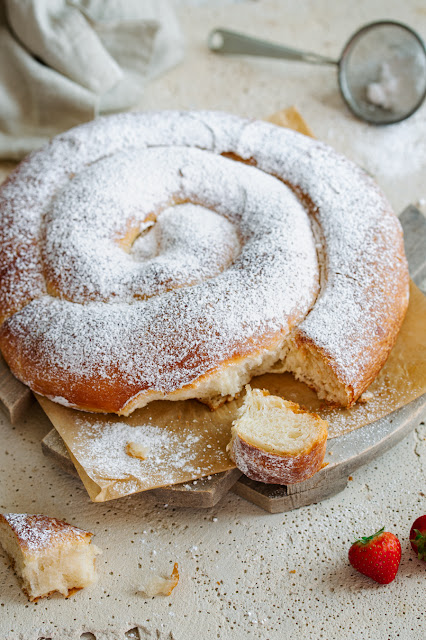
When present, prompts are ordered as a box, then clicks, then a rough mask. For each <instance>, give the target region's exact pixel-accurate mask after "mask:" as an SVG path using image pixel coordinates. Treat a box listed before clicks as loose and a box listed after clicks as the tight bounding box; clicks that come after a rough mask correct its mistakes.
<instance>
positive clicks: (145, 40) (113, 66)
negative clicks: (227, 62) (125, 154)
mask: <svg viewBox="0 0 426 640" xmlns="http://www.w3.org/2000/svg"><path fill="white" fill-rule="evenodd" d="M182 56H183V40H182V36H181V33H180V30H179V25H178V23H177V20H176V18H175V15H174V12H173V10H172V8H171V7H170V5H169V4H168V2H167V0H0V158H4V159H5V158H8V159H19V158H22V157H23V156H24V155H26V154H27V153H28V152H29V151H32V150H33V149H36V148H38V147H40V146H41V145H42V144H44V143H45V142H46V141H47V140H48V139H49V138H51V137H52V136H53V135H56V134H57V133H59V132H61V131H64V130H66V129H69V128H70V127H72V126H74V125H77V124H79V123H81V122H86V121H88V120H91V119H93V118H95V117H96V116H98V115H99V114H104V113H109V112H113V111H121V110H125V109H129V108H131V107H132V106H134V105H135V104H137V103H138V102H140V99H141V97H142V94H143V92H144V89H145V85H146V82H147V80H149V79H150V78H153V77H154V76H156V75H158V74H160V73H162V72H163V71H165V70H166V69H168V68H169V67H171V66H173V65H175V64H177V63H178V62H179V61H180V60H181V58H182Z"/></svg>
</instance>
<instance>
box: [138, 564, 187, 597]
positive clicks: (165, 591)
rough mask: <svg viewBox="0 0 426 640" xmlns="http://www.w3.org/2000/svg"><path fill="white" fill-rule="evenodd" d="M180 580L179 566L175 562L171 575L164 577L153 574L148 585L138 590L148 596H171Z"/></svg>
mask: <svg viewBox="0 0 426 640" xmlns="http://www.w3.org/2000/svg"><path fill="white" fill-rule="evenodd" d="M178 582H179V567H178V563H177V562H175V564H174V566H173V571H172V574H171V576H170V577H168V578H163V577H162V576H157V575H153V576H152V577H150V579H149V580H148V582H147V583H146V585H144V586H143V587H141V588H140V589H139V590H138V593H141V594H143V595H145V596H146V597H148V598H152V597H153V596H169V595H170V594H171V593H172V591H173V589H174V588H175V587H176V586H177V583H178Z"/></svg>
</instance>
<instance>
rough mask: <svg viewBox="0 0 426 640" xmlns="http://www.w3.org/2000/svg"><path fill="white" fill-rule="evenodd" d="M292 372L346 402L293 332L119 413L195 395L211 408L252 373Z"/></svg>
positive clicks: (142, 397)
mask: <svg viewBox="0 0 426 640" xmlns="http://www.w3.org/2000/svg"><path fill="white" fill-rule="evenodd" d="M285 372H290V373H292V374H293V375H294V376H295V378H297V380H300V381H301V382H305V383H306V384H307V385H308V386H309V387H311V388H313V389H315V391H316V392H317V394H318V397H319V398H320V399H324V400H326V401H327V402H330V403H332V404H338V405H339V406H343V407H345V406H349V405H350V404H351V402H352V400H353V394H352V393H351V391H350V389H348V388H347V387H346V386H345V385H344V384H343V383H342V382H341V381H340V380H339V379H338V378H337V376H336V374H335V373H334V371H333V370H332V369H331V367H330V365H329V364H328V363H327V362H326V361H325V360H324V358H322V357H321V356H320V354H319V353H318V352H317V351H316V349H315V348H313V347H310V346H309V345H297V344H296V342H295V340H294V339H293V337H292V336H290V337H287V338H286V339H285V340H284V341H282V340H281V341H279V343H278V344H276V345H275V347H273V348H271V349H268V350H266V351H263V352H262V353H259V354H256V355H254V356H251V357H248V358H245V359H242V360H240V361H234V362H230V363H229V364H227V365H225V366H224V367H223V368H221V369H219V371H217V372H214V373H211V374H209V375H206V376H204V377H203V378H202V379H201V380H199V381H198V382H197V383H196V385H191V386H188V387H184V388H183V389H179V390H177V391H173V392H172V393H169V394H164V393H161V392H156V391H150V392H148V393H147V392H142V393H140V394H137V395H136V396H134V397H133V398H131V399H130V400H129V401H128V402H127V404H126V405H125V406H124V407H123V409H122V410H121V411H119V412H118V413H119V414H120V415H125V416H127V415H129V414H130V413H132V412H133V411H134V410H135V409H139V408H141V407H144V406H145V405H147V404H148V402H152V401H153V400H176V401H177V400H188V399H190V398H197V399H198V400H200V401H201V402H204V403H205V404H207V405H208V406H209V407H210V408H211V409H217V408H218V407H220V406H221V405H222V404H224V403H225V402H227V401H229V400H232V399H233V398H235V396H237V395H238V393H239V392H240V391H241V389H242V388H243V387H244V385H246V384H247V383H249V382H250V380H251V379H252V378H254V377H255V376H261V375H263V374H264V373H285Z"/></svg>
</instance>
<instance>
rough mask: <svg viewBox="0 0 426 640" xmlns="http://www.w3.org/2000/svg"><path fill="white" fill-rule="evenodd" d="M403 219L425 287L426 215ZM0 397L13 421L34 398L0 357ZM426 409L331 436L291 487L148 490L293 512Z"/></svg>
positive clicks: (179, 502) (235, 482)
mask: <svg viewBox="0 0 426 640" xmlns="http://www.w3.org/2000/svg"><path fill="white" fill-rule="evenodd" d="M400 220H401V223H402V225H403V228H404V238H405V245H406V253H407V258H408V262H409V267H410V273H411V276H412V278H413V280H414V282H415V283H416V284H417V285H418V286H419V287H420V288H421V289H423V291H424V290H425V284H426V250H425V247H426V219H425V218H424V216H423V215H422V214H421V213H420V212H419V211H418V210H417V209H416V208H415V207H413V206H409V207H408V208H407V209H406V210H405V211H404V212H403V213H402V214H401V216H400ZM1 367H3V368H1ZM20 388H21V392H22V399H21V400H20V393H19V391H20ZM8 390H10V391H8ZM0 400H1V401H2V403H3V405H4V407H5V410H6V413H7V414H8V415H9V416H10V418H11V420H12V421H16V420H17V419H19V417H20V415H22V411H23V410H25V408H26V407H27V406H28V402H29V398H28V389H27V387H25V386H24V385H21V383H19V382H18V381H17V380H15V378H13V376H12V375H11V374H10V372H9V371H8V369H7V367H6V365H5V363H4V362H0ZM424 413H426V395H424V396H422V397H421V398H418V399H417V400H414V401H413V402H411V403H410V404H408V405H406V406H405V407H402V408H401V409H398V410H397V411H395V412H393V413H392V414H390V415H388V416H386V417H384V418H381V419H380V420H378V421H376V422H374V423H372V424H369V425H367V426H365V427H363V428H361V429H357V430H355V431H352V432H350V433H348V434H346V435H343V436H340V437H339V438H334V439H333V440H330V441H329V443H328V447H327V455H326V460H325V461H326V463H327V466H325V467H324V468H323V469H322V470H321V471H320V472H318V473H317V474H315V476H313V478H311V479H310V480H307V481H306V482H301V483H298V484H295V485H289V486H282V485H267V484H263V483H260V482H255V481H253V480H250V479H249V478H246V477H245V476H243V475H242V474H241V473H240V472H239V471H238V470H237V469H234V470H231V471H226V472H223V473H220V474H216V475H214V476H212V477H211V479H208V478H204V479H202V480H198V481H196V482H195V483H185V484H183V485H175V486H170V487H164V488H161V489H154V490H151V491H149V492H148V493H149V494H151V495H154V496H155V498H156V499H158V500H161V501H162V502H165V503H169V504H170V505H174V506H188V507H212V506H214V504H216V503H217V501H218V500H220V498H222V496H223V495H224V494H225V493H226V492H227V491H228V490H229V489H231V488H232V491H234V492H235V493H237V494H238V495H240V496H242V497H244V498H246V499H247V500H250V501H251V502H253V503H254V504H257V505H258V506H260V507H262V508H263V509H265V510H266V511H269V512H271V513H278V512H283V511H290V510H292V509H296V508H298V507H302V506H306V505H308V504H312V503H313V502H319V501H321V500H324V499H326V498H328V497H331V496H332V495H335V494H336V493H339V492H340V491H342V490H343V489H344V488H345V487H346V485H347V482H348V476H349V475H350V474H351V473H353V472H354V471H355V470H356V469H357V468H359V467H360V466H362V465H364V464H367V463H368V462H370V461H371V460H372V459H374V458H375V457H377V456H378V455H381V454H383V453H385V452H386V451H388V450H389V449H390V448H391V447H393V446H394V445H395V444H397V443H398V442H399V441H400V440H402V439H403V438H404V437H405V436H406V435H407V434H408V433H409V432H410V431H411V430H412V429H413V428H414V427H415V426H416V425H417V424H418V422H419V420H420V419H421V416H422V415H423V414H424ZM42 446H43V452H44V453H45V454H46V455H47V456H49V457H50V458H51V459H52V460H54V461H55V462H56V463H57V464H59V466H61V467H62V468H63V469H64V470H66V471H68V472H70V473H74V474H75V475H76V471H75V469H74V466H73V464H72V462H71V459H70V457H69V455H68V452H67V450H66V447H65V445H64V444H63V442H62V440H61V438H60V436H59V434H58V433H57V432H56V431H55V429H52V431H51V432H49V434H48V435H47V436H46V437H45V438H44V440H43V443H42Z"/></svg>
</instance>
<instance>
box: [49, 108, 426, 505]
mask: <svg viewBox="0 0 426 640" xmlns="http://www.w3.org/2000/svg"><path fill="white" fill-rule="evenodd" d="M270 120H271V121H272V122H274V123H276V124H279V125H281V126H288V127H290V128H293V129H296V130H298V131H300V132H301V133H304V134H305V135H312V132H311V131H310V129H309V127H308V126H307V125H306V123H305V122H304V120H303V119H302V117H301V116H300V114H299V113H298V111H297V110H296V109H295V108H294V107H291V108H290V109H286V110H283V111H280V112H278V113H277V114H274V115H273V116H272V117H271V118H270ZM425 318H426V298H425V296H424V295H423V294H422V292H421V291H420V290H419V289H418V288H417V287H416V286H415V285H414V283H411V288H410V304H409V308H408V311H407V315H406V318H405V320H404V323H403V326H402V328H401V331H400V334H399V336H398V339H397V342H396V344H395V347H394V349H393V350H392V353H391V354H390V357H389V358H388V361H387V362H386V364H385V366H384V367H383V369H382V371H381V372H380V374H379V376H378V377H377V379H376V380H375V381H374V382H373V383H372V384H371V386H370V387H369V391H370V392H371V394H372V398H371V400H369V401H368V402H367V403H366V404H360V403H358V404H356V405H355V406H354V407H352V408H351V409H340V408H337V409H333V408H330V407H327V406H325V405H324V403H323V402H322V401H320V400H319V399H318V397H317V396H316V394H315V392H313V391H312V390H310V389H309V388H308V387H307V386H306V385H305V384H303V383H301V382H298V381H297V380H295V379H294V378H293V376H292V375H291V374H266V375H263V376H260V377H258V378H255V379H253V380H252V382H251V384H252V386H253V387H259V388H263V389H267V390H268V391H270V393H272V394H276V395H280V396H283V397H285V398H286V399H288V400H292V401H294V402H298V403H299V404H301V405H302V406H304V407H306V408H307V409H308V410H310V411H315V412H316V413H318V414H319V415H320V416H321V417H322V418H324V419H326V420H328V421H329V438H336V437H338V436H341V435H343V434H345V433H348V432H350V431H353V430H354V429H358V428H359V427H362V426H364V425H367V424H369V423H372V422H375V421H376V420H378V419H379V418H382V417H384V416H386V415H388V414H390V413H392V412H393V411H395V410H396V409H398V408H399V407H402V406H404V405H406V404H408V403H409V402H411V401H412V400H415V399H416V398H418V397H419V396H421V395H422V394H423V393H425V392H426V322H425ZM38 400H39V402H40V404H41V406H42V408H43V409H44V411H45V413H46V414H47V416H48V417H49V419H50V420H51V422H52V423H53V425H54V426H55V428H56V429H57V431H58V433H59V434H60V436H61V437H62V439H63V440H64V442H65V445H66V447H67V449H68V451H69V453H70V456H71V458H72V460H73V462H74V464H75V466H76V469H77V471H78V473H79V475H80V477H81V479H82V481H83V483H84V485H85V487H86V489H87V491H88V493H89V496H90V498H91V499H92V500H94V501H95V502H103V501H105V500H111V499H114V498H119V497H121V496H124V495H128V494H131V493H136V492H140V491H146V490H148V489H154V488H156V487H161V486H166V485H171V484H178V483H182V482H189V481H192V480H194V479H197V478H201V477H204V476H208V475H210V474H214V473H219V472H221V471H226V470H227V469H232V468H234V464H233V463H232V462H231V460H230V459H229V457H228V455H227V453H226V445H227V444H228V442H229V439H230V429H231V424H232V421H233V420H234V419H235V416H236V411H237V409H238V407H239V406H240V405H241V402H242V398H241V397H240V398H239V399H238V400H235V401H233V402H231V403H229V404H227V405H225V406H224V407H221V408H220V409H218V410H216V411H214V412H211V411H210V410H209V409H208V408H207V407H206V406H205V405H203V404H201V403H199V402H197V401H196V400H187V401H185V402H153V403H150V404H149V405H148V406H147V407H144V408H143V409H138V410H137V411H135V412H134V413H133V414H132V415H131V416H129V417H128V418H124V417H118V416H115V415H112V414H109V415H100V414H90V413H87V412H81V411H77V410H74V409H68V408H66V407H63V406H61V405H58V404H56V403H53V402H51V401H50V400H47V399H46V398H42V397H38ZM129 442H136V443H137V444H141V445H144V446H147V449H148V452H147V456H146V459H145V460H139V459H136V458H132V457H130V456H129V455H127V453H126V446H127V444H128V443H129Z"/></svg>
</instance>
